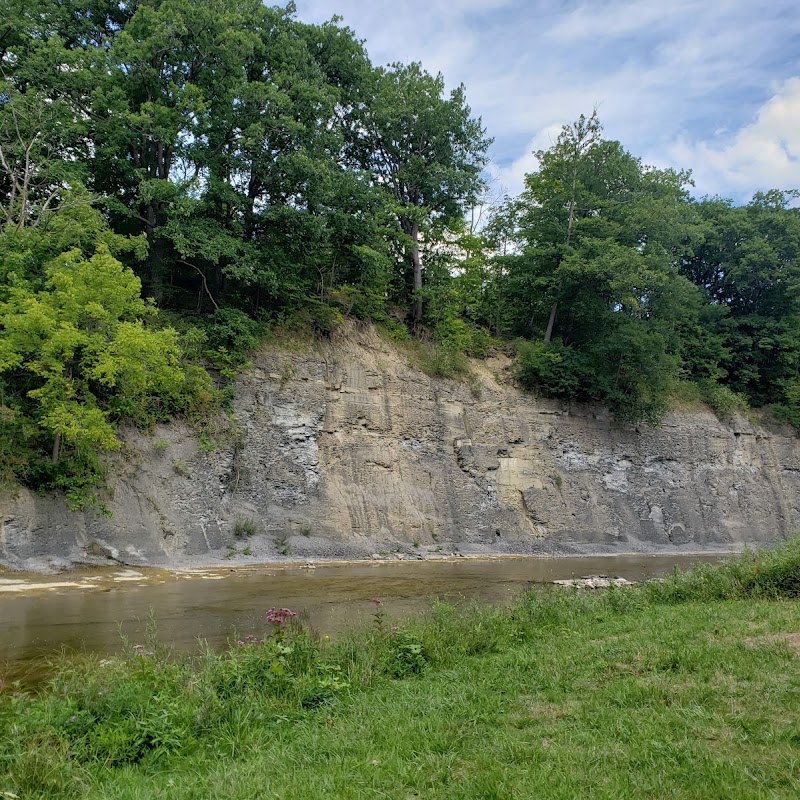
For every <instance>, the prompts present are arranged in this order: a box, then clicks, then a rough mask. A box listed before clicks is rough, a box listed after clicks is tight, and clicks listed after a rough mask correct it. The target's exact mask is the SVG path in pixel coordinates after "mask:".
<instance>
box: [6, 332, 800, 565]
mask: <svg viewBox="0 0 800 800" xmlns="http://www.w3.org/2000/svg"><path fill="white" fill-rule="evenodd" d="M474 369H475V373H476V375H475V378H474V379H473V380H472V381H471V382H470V383H469V384H468V385H467V384H464V383H458V382H453V381H447V380H440V379H431V378H428V377H427V376H425V375H424V374H423V373H422V372H420V371H419V370H417V369H415V368H414V367H413V366H411V365H410V364H409V363H408V360H407V359H406V358H405V357H404V356H403V355H402V354H400V353H399V352H398V351H397V350H396V349H395V348H394V347H393V346H392V345H391V344H389V343H387V342H385V341H384V340H382V339H381V338H380V337H379V336H377V334H376V333H375V332H374V331H372V330H364V331H360V332H358V331H354V330H350V331H349V332H348V334H347V335H342V336H340V337H339V338H338V340H336V341H334V342H331V343H326V344H323V345H318V346H316V347H315V348H309V349H306V350H304V351H296V350H291V349H280V348H269V349H265V350H264V351H263V352H261V353H260V354H259V355H257V356H256V357H254V358H253V366H252V367H251V368H250V369H248V370H247V371H246V372H244V373H243V374H242V375H241V377H240V379H239V381H238V387H237V395H236V401H235V409H234V413H233V415H232V420H227V419H221V420H220V421H219V424H218V428H219V430H218V432H217V433H216V434H215V435H214V436H212V437H211V440H210V441H209V439H208V438H206V439H204V440H202V441H201V440H199V439H198V437H197V435H196V434H195V433H194V432H193V431H192V430H190V429H189V428H187V427H185V426H183V425H180V424H175V425H171V426H163V427H159V428H158V430H156V431H155V432H154V434H153V435H152V436H151V435H143V434H141V433H137V432H135V431H130V432H128V433H126V435H125V447H124V450H123V452H122V454H121V455H119V456H115V457H114V460H113V465H112V468H111V479H110V483H109V487H110V490H109V497H108V500H107V505H108V508H109V510H110V511H111V512H112V516H111V517H105V516H98V515H96V514H93V513H70V512H68V511H67V510H66V508H65V506H64V503H63V500H61V499H59V498H55V497H41V496H38V495H35V494H32V493H30V492H27V491H24V490H20V491H18V492H17V493H16V494H14V495H7V496H5V497H4V498H1V499H0V512H2V513H1V514H0V518H1V519H2V523H1V524H0V562H1V563H3V564H5V565H7V566H10V567H14V568H28V569H46V568H52V567H57V566H62V565H66V564H69V563H72V562H77V561H87V560H90V561H91V560H98V561H108V560H109V559H116V560H118V561H121V562H125V563H131V564H169V565H191V564H207V563H213V562H216V563H220V562H219V559H221V558H223V557H225V556H232V558H233V559H236V560H246V561H252V560H257V559H261V560H267V559H274V558H276V557H283V556H289V557H300V558H304V557H307V558H313V557H333V558H337V557H342V558H343V557H363V556H370V555H374V554H379V555H380V556H381V557H389V556H391V554H392V553H397V552H399V553H404V554H406V555H407V556H411V555H413V554H420V555H429V556H433V555H435V554H438V553H441V554H451V553H454V552H460V553H550V552H552V553H556V552H561V553H569V552H608V551H619V552H623V551H638V550H653V551H664V550H669V549H672V548H679V549H681V550H702V549H712V548H725V549H729V548H735V547H741V546H742V545H744V544H760V543H766V542H770V541H774V540H778V539H781V538H784V537H785V536H787V535H788V534H789V533H790V532H792V531H794V530H796V529H798V528H800V440H798V438H797V437H796V436H795V435H794V434H793V432H791V431H789V430H783V431H778V432H776V431H767V430H765V429H762V428H759V427H756V426H754V425H752V424H750V423H749V422H746V421H744V420H741V419H740V420H737V421H736V423H734V424H731V425H728V424H723V423H721V422H719V421H718V420H717V419H716V417H714V416H713V415H712V414H711V413H692V414H688V413H687V414H671V415H669V416H668V417H667V418H666V419H665V420H664V422H663V424H662V425H661V426H660V427H659V428H656V429H651V428H648V427H645V426H639V427H637V428H632V427H625V426H621V425H620V424H618V423H616V422H615V421H614V420H613V418H611V417H610V416H609V415H608V414H607V413H606V412H604V411H602V410H600V409H596V408H588V407H579V408H576V407H574V406H573V407H570V408H567V407H566V406H563V405H561V404H559V403H555V402H551V401H543V400H540V399H536V398H533V397H531V396H529V395H525V394H523V393H521V392H519V391H517V390H516V389H514V388H513V386H512V385H511V381H510V380H509V377H508V361H507V359H504V358H502V357H498V358H495V359H490V360H488V361H487V362H481V363H479V364H476V365H475V367H474ZM242 551H244V553H243V552H242ZM222 563H224V562H222Z"/></svg>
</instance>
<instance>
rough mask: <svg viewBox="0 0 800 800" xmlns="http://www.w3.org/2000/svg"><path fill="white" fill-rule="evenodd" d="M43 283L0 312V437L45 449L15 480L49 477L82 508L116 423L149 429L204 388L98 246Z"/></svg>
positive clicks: (127, 276)
mask: <svg viewBox="0 0 800 800" xmlns="http://www.w3.org/2000/svg"><path fill="white" fill-rule="evenodd" d="M46 276H47V280H46V285H45V287H44V289H42V290H40V291H34V290H32V289H30V288H29V286H27V285H25V284H24V283H23V284H21V285H19V286H16V287H12V288H11V290H10V292H9V296H8V299H7V300H6V301H5V302H3V303H0V381H2V383H1V384H0V389H2V390H3V392H2V393H3V395H4V396H5V403H4V409H5V412H6V413H5V416H4V427H6V428H10V429H11V431H10V433H11V434H12V435H13V436H16V437H17V439H18V440H19V441H18V445H19V447H18V452H19V451H22V450H23V449H24V448H26V447H27V448H28V450H29V451H37V450H38V449H40V448H41V447H42V446H43V445H44V443H45V442H46V441H48V440H49V442H50V459H49V460H50V467H49V468H43V467H42V466H41V459H38V458H37V457H35V455H34V456H29V458H28V464H27V465H26V469H25V470H20V472H21V474H20V475H19V477H22V478H23V479H24V478H25V477H26V472H27V473H30V472H31V471H33V474H34V479H35V480H41V479H42V472H43V471H44V472H47V473H49V478H50V479H49V483H50V484H51V485H61V486H64V487H65V488H68V490H71V491H69V492H68V497H69V499H70V501H71V502H72V504H73V506H81V505H82V504H85V503H87V502H89V501H90V500H91V496H90V495H87V494H86V493H85V490H86V486H87V481H88V482H91V480H93V479H94V478H96V473H97V469H98V468H97V461H96V458H95V453H96V452H98V451H103V450H115V449H117V448H118V447H119V443H118V440H117V437H116V432H115V429H114V426H113V423H114V421H115V420H118V419H121V418H129V419H133V420H134V421H136V422H138V423H139V424H147V423H150V422H152V421H154V420H155V419H159V418H163V417H164V416H165V415H168V414H170V413H174V412H178V411H181V410H186V409H187V408H189V407H191V405H192V404H193V403H194V402H195V401H196V400H197V398H198V395H199V394H200V393H201V392H207V391H208V386H209V384H208V379H207V376H205V373H203V372H202V371H197V370H195V371H192V370H189V371H187V370H185V369H184V367H183V366H182V365H181V362H180V357H181V353H180V348H179V347H178V342H177V334H176V333H175V331H174V330H172V329H169V328H166V329H163V330H160V331H156V330H150V329H148V328H146V327H145V326H144V319H145V318H147V317H148V316H152V315H153V314H154V313H155V310H154V308H153V307H152V305H150V304H147V303H145V302H144V301H143V300H142V299H141V296H140V295H141V282H140V281H139V279H138V278H137V277H136V276H135V275H134V274H133V273H132V272H131V271H130V270H129V269H126V268H124V267H123V266H122V264H120V262H119V261H117V260H116V259H115V258H114V257H113V256H112V255H111V253H110V252H109V250H108V248H107V247H105V246H104V245H100V246H98V249H97V252H96V254H95V255H94V256H92V257H91V258H88V259H87V258H86V257H84V255H83V254H82V253H81V252H80V251H78V250H72V251H70V252H67V253H64V254H63V255H61V256H60V257H58V258H56V259H54V260H53V261H52V262H51V263H50V265H49V266H48V267H47V270H46ZM6 432H7V433H9V431H6ZM13 436H10V437H9V438H13ZM37 464H38V465H39V466H38V467H37V466H36V465H37Z"/></svg>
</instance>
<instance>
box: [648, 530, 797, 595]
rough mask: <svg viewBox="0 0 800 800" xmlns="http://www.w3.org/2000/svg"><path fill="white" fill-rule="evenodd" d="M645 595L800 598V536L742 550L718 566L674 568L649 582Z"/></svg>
mask: <svg viewBox="0 0 800 800" xmlns="http://www.w3.org/2000/svg"><path fill="white" fill-rule="evenodd" d="M644 592H645V594H646V597H647V598H648V599H649V600H651V601H653V602H659V603H685V602H695V601H713V600H739V599H744V598H769V599H785V600H793V599H797V598H798V597H800V537H794V538H793V539H790V540H789V541H788V542H787V543H786V544H784V545H782V546H780V547H776V548H774V549H770V550H764V551H760V552H745V553H744V554H743V555H741V556H738V557H737V558H733V559H729V560H727V561H726V562H725V563H723V564H720V565H718V566H709V565H700V566H697V567H695V568H693V569H691V570H688V571H685V572H681V571H679V570H676V571H675V573H674V574H673V575H671V576H670V577H668V578H666V579H665V580H663V581H658V582H653V583H648V584H646V585H645V587H644Z"/></svg>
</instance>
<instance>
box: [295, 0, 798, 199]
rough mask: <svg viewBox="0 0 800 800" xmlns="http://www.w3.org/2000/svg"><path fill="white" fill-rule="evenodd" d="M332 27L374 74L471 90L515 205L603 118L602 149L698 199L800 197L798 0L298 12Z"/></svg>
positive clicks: (608, 0) (429, 5) (435, 5)
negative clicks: (539, 163) (590, 120)
mask: <svg viewBox="0 0 800 800" xmlns="http://www.w3.org/2000/svg"><path fill="white" fill-rule="evenodd" d="M297 8H298V16H299V18H300V19H303V20H306V21H309V22H311V21H315V22H319V21H323V20H326V19H329V18H330V17H331V16H332V15H334V14H337V15H339V16H341V17H343V19H344V23H345V24H347V25H349V27H351V28H352V29H353V30H354V31H355V32H356V34H357V35H358V37H359V38H361V39H364V40H366V45H367V49H368V50H369V53H370V56H371V58H372V60H373V63H376V64H382V63H389V62H393V61H402V62H409V61H421V62H422V64H423V65H424V67H425V68H426V69H427V70H428V71H429V72H434V73H435V72H439V71H441V72H442V73H443V74H444V76H445V79H446V80H447V82H448V84H449V85H451V86H452V85H457V84H459V83H464V84H465V86H466V89H467V98H468V101H469V103H470V105H471V106H472V110H473V113H474V114H475V115H479V116H481V117H482V118H483V122H484V125H485V126H486V128H487V131H488V133H489V135H491V136H493V137H494V138H495V144H494V146H493V148H492V153H491V155H492V159H493V162H492V165H491V167H490V172H491V174H492V176H493V179H494V190H495V192H500V191H506V192H509V193H511V194H516V193H517V192H519V191H520V189H521V187H522V178H523V175H524V174H525V173H526V172H530V171H531V170H532V169H534V168H535V166H536V160H535V158H534V157H533V155H532V151H533V150H536V149H541V148H547V147H548V146H549V145H550V144H551V143H552V142H553V141H554V140H555V137H556V136H557V135H558V131H559V129H560V127H561V125H563V124H567V123H570V122H572V121H573V120H574V119H576V118H577V117H578V116H579V115H580V114H581V113H586V114H589V113H591V110H592V108H593V107H594V106H597V107H598V111H599V115H600V119H601V121H602V123H603V125H604V128H605V135H606V136H607V137H608V138H612V139H619V140H620V141H621V142H622V143H623V145H624V146H625V147H626V148H627V149H628V150H630V151H631V152H632V153H633V154H634V155H636V156H639V157H641V158H642V160H643V161H644V162H645V163H647V164H653V165H655V166H659V167H665V166H672V167H679V168H688V169H691V170H692V172H693V177H694V180H695V183H696V189H695V193H696V194H698V195H704V194H712V195H713V194H720V195H722V196H724V197H731V198H733V199H735V200H736V201H739V202H741V201H746V200H747V199H749V197H750V196H751V195H752V194H753V192H755V191H758V190H762V189H769V188H795V187H797V188H800V6H799V5H798V3H797V0H794V2H792V0H764V1H763V2H758V1H757V0H660V1H659V0H592V2H576V0H563V1H562V2H559V0H551V2H546V0H530V1H529V2H524V0H394V1H393V2H392V1H391V0H297Z"/></svg>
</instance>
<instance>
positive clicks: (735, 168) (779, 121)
mask: <svg viewBox="0 0 800 800" xmlns="http://www.w3.org/2000/svg"><path fill="white" fill-rule="evenodd" d="M671 154H672V156H673V159H674V160H675V161H678V162H679V163H682V164H685V165H686V166H688V167H691V168H692V169H693V170H694V173H695V179H696V181H697V183H698V188H700V189H702V188H703V187H714V188H713V189H710V190H709V191H710V192H711V191H713V192H715V193H716V192H719V193H722V194H734V195H737V196H741V195H745V196H746V195H749V194H752V193H753V192H755V191H757V190H764V189H771V188H775V189H787V188H800V77H796V78H791V79H790V80H788V81H786V82H785V83H784V84H783V85H782V86H780V88H779V89H778V90H777V91H776V93H775V94H774V95H773V96H772V97H771V98H770V99H769V100H768V101H767V102H766V103H765V104H764V105H763V106H762V107H761V108H760V109H759V111H758V115H757V116H756V118H755V120H754V121H753V122H752V123H751V124H749V125H745V126H744V127H743V128H741V129H740V130H739V131H738V132H737V133H736V134H735V135H734V136H733V137H730V136H729V137H727V140H726V139H722V137H715V138H712V139H701V140H697V141H691V140H688V139H686V138H685V137H681V138H679V139H678V140H677V141H676V142H675V143H674V145H673V146H672V148H671ZM740 199H741V198H740Z"/></svg>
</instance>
